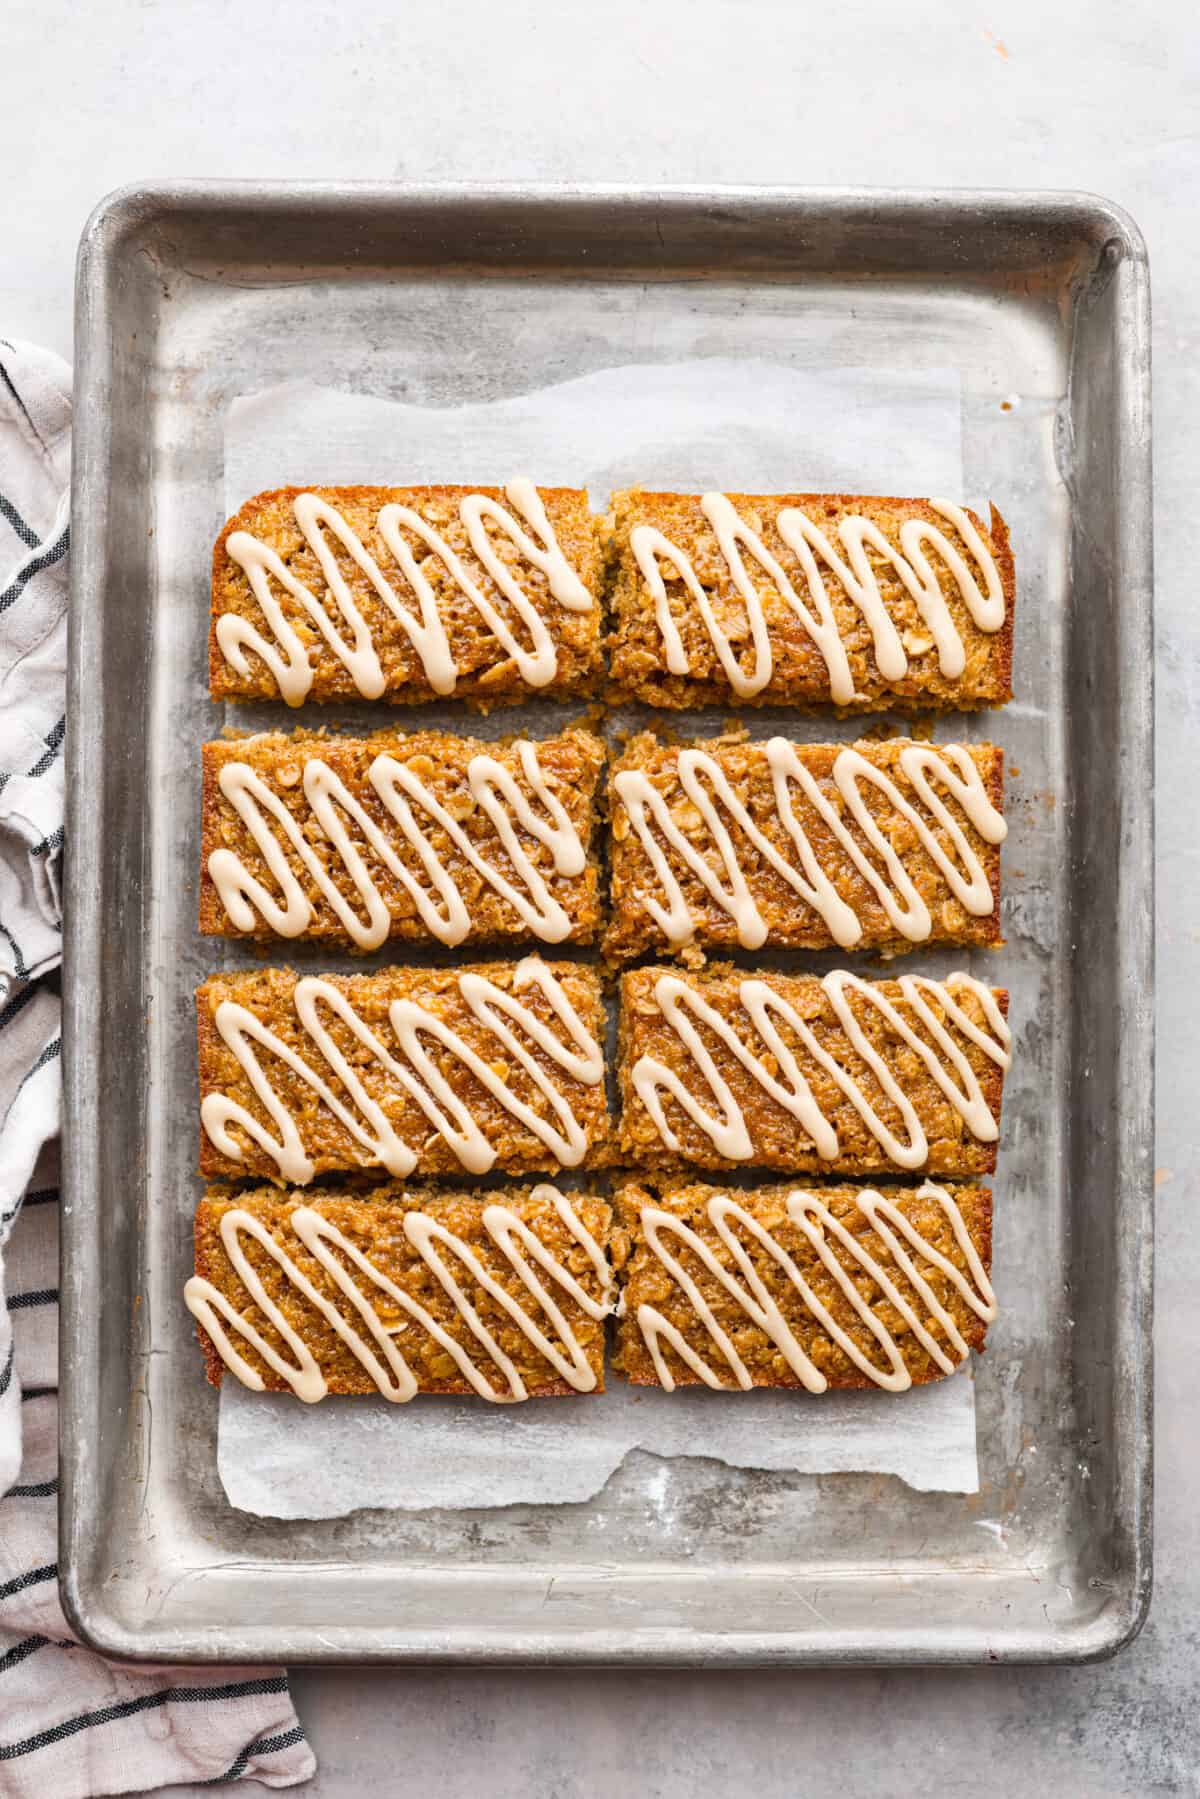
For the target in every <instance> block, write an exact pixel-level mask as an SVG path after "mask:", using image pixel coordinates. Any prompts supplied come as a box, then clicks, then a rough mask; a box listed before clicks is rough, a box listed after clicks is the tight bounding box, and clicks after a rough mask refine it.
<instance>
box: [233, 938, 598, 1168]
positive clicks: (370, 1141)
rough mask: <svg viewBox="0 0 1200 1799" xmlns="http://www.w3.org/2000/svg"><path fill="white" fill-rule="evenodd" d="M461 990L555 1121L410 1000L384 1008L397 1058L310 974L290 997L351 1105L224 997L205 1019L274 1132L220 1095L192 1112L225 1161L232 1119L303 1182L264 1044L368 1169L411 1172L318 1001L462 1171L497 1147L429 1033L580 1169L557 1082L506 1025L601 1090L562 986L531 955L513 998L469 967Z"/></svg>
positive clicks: (593, 1046) (403, 1148)
mask: <svg viewBox="0 0 1200 1799" xmlns="http://www.w3.org/2000/svg"><path fill="white" fill-rule="evenodd" d="M530 986H536V987H538V988H539V989H540V991H541V992H542V994H543V995H544V996H545V998H546V999H547V1000H548V1001H549V1004H550V1006H551V1009H552V1010H553V1012H554V1015H555V1017H556V1018H557V1019H558V1021H559V1023H560V1024H561V1025H562V1027H563V1029H564V1031H565V1033H566V1037H567V1041H566V1042H564V1041H563V1040H562V1039H561V1038H560V1037H558V1036H557V1035H556V1034H555V1032H554V1031H553V1030H551V1029H550V1028H549V1026H548V1025H546V1024H545V1023H543V1021H542V1020H541V1019H540V1018H538V1017H537V1015H536V1014H535V1013H534V1012H531V1011H530V1009H529V1007H528V1006H525V1005H523V1004H522V1003H521V1001H520V1000H519V999H518V997H517V995H518V993H519V992H520V991H521V990H522V989H523V988H528V987H530ZM458 990H459V993H460V994H461V996H462V998H463V1000H464V1001H465V1003H466V1005H467V1006H468V1007H469V1009H470V1011H471V1012H472V1014H473V1015H474V1017H475V1019H476V1021H477V1022H478V1023H479V1024H480V1025H481V1026H482V1028H483V1029H484V1030H485V1031H487V1032H488V1033H489V1034H490V1035H491V1036H492V1037H494V1038H495V1040H496V1045H497V1049H498V1050H501V1051H503V1052H504V1054H505V1056H506V1058H508V1059H510V1060H511V1061H512V1062H514V1063H516V1064H518V1065H519V1066H520V1067H521V1068H523V1069H524V1070H525V1072H526V1074H528V1076H529V1077H530V1079H531V1080H532V1081H533V1083H534V1085H535V1086H536V1087H537V1089H538V1091H539V1092H540V1093H541V1094H542V1096H543V1098H544V1099H545V1100H546V1102H547V1104H548V1105H549V1107H550V1110H551V1112H552V1113H553V1115H554V1121H552V1120H551V1119H547V1118H543V1117H541V1116H540V1115H539V1114H538V1113H537V1112H536V1111H535V1110H534V1109H533V1107H532V1106H530V1105H529V1104H528V1103H527V1102H526V1101H525V1100H523V1099H521V1098H520V1097H519V1096H518V1095H517V1094H515V1093H513V1092H511V1091H510V1089H509V1087H508V1085H507V1083H506V1081H505V1080H504V1079H502V1078H501V1076H500V1075H499V1074H497V1072H496V1070H495V1068H494V1067H493V1066H492V1065H491V1063H489V1062H488V1061H486V1060H485V1059H484V1057H482V1056H481V1055H479V1054H478V1053H477V1052H476V1051H475V1050H473V1049H471V1048H470V1046H469V1045H468V1044H466V1043H464V1041H463V1039H462V1038H461V1037H460V1036H459V1035H458V1033H457V1032H456V1031H453V1030H451V1028H450V1026H449V1025H447V1024H446V1023H444V1022H443V1020H442V1019H440V1018H438V1017H436V1016H435V1014H434V1013H432V1012H429V1011H427V1010H426V1009H425V1007H423V1006H421V1005H419V1004H418V1002H417V1001H416V1000H411V999H394V1000H393V1001H392V1002H391V1005H390V1006H389V1008H388V1018H389V1021H390V1023H391V1027H392V1031H393V1033H394V1035H395V1038H396V1043H397V1046H398V1048H399V1052H400V1056H401V1057H402V1058H403V1059H402V1060H401V1059H398V1058H397V1056H396V1055H394V1054H393V1053H392V1052H391V1051H389V1050H388V1049H387V1048H386V1047H385V1046H384V1044H382V1043H381V1042H380V1040H379V1038H378V1037H376V1036H375V1034H374V1032H373V1031H372V1030H371V1029H370V1028H369V1026H368V1025H367V1024H366V1023H365V1022H364V1021H363V1019H362V1018H360V1017H359V1015H358V1013H357V1012H356V1011H355V1010H354V1008H353V1006H352V1005H351V1004H350V1001H349V1000H348V999H347V998H346V995H345V994H344V993H343V992H342V990H341V989H340V988H338V987H335V986H333V984H332V983H331V982H329V981H327V980H322V979H321V978H320V977H319V976H317V975H306V976H305V977H304V978H303V979H301V980H299V981H297V982H296V986H295V989H294V993H293V1000H292V1003H293V1005H294V1006H295V1009H296V1015H297V1017H298V1018H299V1020H300V1023H301V1025H302V1026H303V1027H304V1030H305V1031H306V1033H307V1034H308V1036H309V1037H310V1038H311V1040H312V1042H313V1044H314V1046H315V1048H316V1049H317V1050H319V1051H320V1054H321V1056H322V1057H323V1058H324V1060H325V1062H326V1064H327V1065H328V1067H329V1068H330V1069H331V1070H332V1071H333V1073H334V1075H336V1077H337V1078H338V1080H339V1081H340V1082H341V1084H342V1086H343V1088H344V1089H345V1090H346V1092H347V1093H348V1095H349V1097H350V1101H351V1102H352V1105H348V1104H347V1103H346V1102H345V1101H344V1100H343V1099H341V1098H339V1096H338V1095H337V1093H335V1092H334V1090H333V1089H332V1087H330V1085H329V1083H328V1082H327V1081H326V1080H325V1079H324V1078H323V1077H322V1076H321V1075H320V1074H319V1073H318V1072H317V1070H316V1069H315V1068H313V1067H312V1066H311V1065H310V1064H309V1063H308V1062H306V1061H305V1060H304V1059H303V1058H302V1057H301V1056H298V1055H297V1054H296V1052H295V1051H294V1050H293V1049H291V1048H290V1046H289V1045H288V1044H286V1043H284V1042H283V1041H282V1040H281V1039H280V1038H279V1037H277V1036H276V1035H275V1034H274V1032H273V1031H270V1030H268V1028H267V1026H266V1025H264V1024H263V1023H262V1022H261V1020H260V1019H258V1018H257V1017H256V1016H255V1014H254V1013H253V1012H251V1011H250V1010H249V1009H248V1008H247V1007H245V1006H241V1005H239V1004H237V1002H236V1001H234V1000H222V1001H221V1003H220V1005H218V1007H217V1009H216V1012H215V1013H214V1015H213V1022H214V1024H215V1026H216V1029H217V1031H218V1033H219V1034H220V1036H221V1038H222V1039H223V1041H224V1042H225V1044H226V1045H227V1046H228V1048H229V1049H231V1050H232V1051H233V1054H234V1055H235V1056H236V1057H237V1060H238V1062H239V1063H240V1064H241V1068H242V1072H243V1074H244V1075H245V1077H246V1079H247V1080H248V1081H249V1083H250V1085H251V1087H252V1088H253V1089H254V1092H255V1094H256V1095H257V1097H258V1100H259V1102H260V1104H261V1105H262V1106H263V1108H264V1110H265V1111H266V1113H267V1114H268V1116H269V1118H270V1119H271V1121H272V1123H273V1124H274V1126H275V1129H276V1131H277V1132H278V1135H277V1136H272V1135H271V1133H270V1131H269V1130H268V1128H267V1127H266V1126H265V1125H264V1124H262V1123H261V1122H260V1121H259V1120H258V1119H257V1118H256V1117H255V1116H254V1114H253V1113H252V1112H251V1111H249V1110H248V1109H247V1107H245V1106H243V1105H241V1104H239V1103H238V1101H237V1100H235V1099H231V1098H230V1097H229V1096H228V1095H227V1094H224V1093H207V1094H205V1096H204V1098H203V1100H202V1101H201V1106H200V1118H201V1123H202V1124H203V1126H204V1129H205V1130H206V1131H207V1133H208V1136H209V1138H210V1139H211V1141H212V1143H213V1144H214V1145H215V1147H216V1148H217V1149H218V1150H219V1151H220V1153H221V1154H222V1155H223V1156H227V1157H229V1159H230V1160H231V1161H234V1162H240V1161H241V1160H242V1150H241V1148H240V1146H239V1144H238V1142H237V1140H236V1138H234V1137H233V1136H232V1135H231V1134H230V1131H229V1126H230V1125H231V1124H236V1125H240V1126H241V1128H242V1130H243V1131H245V1132H246V1134H247V1136H249V1137H250V1138H251V1140H252V1141H253V1142H255V1143H257V1144H258V1146H259V1148H260V1149H261V1150H263V1151H264V1153H265V1154H266V1155H268V1156H270V1158H271V1159H272V1161H273V1162H274V1163H275V1165H276V1167H277V1168H278V1170H279V1173H280V1176H281V1177H282V1178H283V1179H284V1180H285V1181H289V1182H291V1183H292V1184H294V1185H296V1186H304V1185H305V1184H306V1183H307V1182H309V1181H311V1180H312V1178H313V1175H314V1173H315V1169H314V1167H313V1164H312V1162H311V1161H310V1160H309V1157H308V1155H307V1153H306V1152H305V1148H304V1143H303V1140H302V1137H301V1133H300V1130H299V1127H298V1126H297V1124H296V1121H295V1119H294V1118H293V1117H292V1115H291V1113H290V1112H289V1111H288V1109H287V1107H286V1106H285V1104H284V1102H283V1100H282V1099H281V1098H280V1096H279V1094H278V1093H277V1092H276V1090H275V1088H274V1087H273V1086H272V1085H271V1081H270V1078H269V1076H268V1075H267V1073H266V1071H265V1070H264V1068H263V1065H262V1062H261V1060H260V1058H259V1055H258V1053H257V1050H258V1049H262V1050H266V1051H267V1053H268V1055H271V1056H276V1057H278V1059H279V1060H280V1061H281V1062H283V1063H285V1064H286V1066H287V1067H288V1068H290V1069H291V1070H292V1072H293V1074H295V1075H297V1076H298V1077H299V1078H300V1079H301V1080H302V1081H304V1082H305V1083H306V1084H307V1086H309V1087H310V1088H311V1089H312V1091H313V1092H314V1093H315V1094H316V1096H317V1098H318V1099H319V1100H320V1101H321V1102H322V1104H323V1105H325V1106H327V1107H328V1108H329V1110H330V1111H331V1112H332V1113H333V1114H334V1116H335V1117H336V1118H337V1119H338V1120H339V1122H340V1123H341V1124H342V1125H343V1126H344V1128H345V1129H346V1130H347V1131H348V1132H349V1134H350V1136H351V1137H353V1139H354V1141H355V1142H356V1143H357V1144H358V1145H359V1146H360V1147H361V1149H362V1150H363V1152H364V1156H363V1163H362V1165H363V1166H364V1167H371V1166H374V1165H375V1164H376V1163H379V1164H381V1165H382V1166H383V1167H384V1168H386V1169H387V1170H388V1172H389V1173H390V1174H394V1175H397V1176H399V1177H401V1178H403V1177H404V1176H406V1175H409V1174H411V1173H412V1171H413V1169H414V1168H415V1167H416V1165H417V1161H418V1156H417V1152H416V1151H415V1150H414V1149H413V1148H412V1147H411V1146H410V1145H409V1144H407V1143H405V1142H404V1140H403V1139H402V1138H401V1137H400V1136H399V1135H398V1134H397V1132H396V1130H395V1128H394V1126H393V1125H392V1123H391V1121H390V1120H389V1119H388V1117H387V1115H386V1113H385V1112H384V1111H383V1108H382V1107H381V1106H380V1105H379V1104H378V1103H377V1102H376V1101H375V1100H373V1099H372V1098H371V1096H370V1094H369V1093H368V1092H367V1090H366V1087H365V1086H364V1084H363V1082H362V1079H361V1078H360V1076H359V1074H358V1072H357V1070H356V1069H355V1068H354V1067H353V1066H352V1065H351V1064H350V1062H348V1061H347V1059H346V1058H345V1056H344V1055H343V1054H342V1052H341V1050H340V1049H339V1048H338V1046H337V1044H336V1043H335V1042H334V1039H333V1037H332V1036H331V1034H330V1032H329V1031H328V1030H327V1028H326V1026H325V1024H324V1022H323V1020H322V1018H321V1015H320V1010H319V1008H320V1007H321V1006H325V1007H326V1008H328V1010H329V1011H331V1012H334V1013H336V1014H337V1016H338V1017H339V1018H340V1019H341V1020H342V1022H343V1023H344V1024H345V1025H346V1026H347V1027H348V1028H349V1030H350V1031H351V1032H352V1033H353V1035H354V1037H355V1038H356V1039H357V1040H358V1042H359V1043H360V1044H361V1045H362V1046H363V1048H364V1049H366V1050H367V1051H369V1053H370V1054H371V1056H373V1057H374V1059H375V1060H376V1061H377V1062H378V1063H379V1064H380V1066H381V1067H382V1068H384V1069H385V1070H386V1071H387V1073H388V1075H389V1076H390V1077H391V1078H392V1080H394V1081H395V1083H396V1084H397V1086H399V1087H401V1088H402V1089H403V1090H404V1092H405V1093H407V1094H408V1095H409V1097H410V1098H411V1099H412V1100H413V1101H414V1102H415V1103H416V1105H418V1106H419V1107H420V1109H421V1111H422V1112H423V1113H424V1115H425V1117H426V1118H427V1119H428V1120H429V1122H430V1124H431V1125H432V1126H433V1128H434V1130H436V1131H437V1132H438V1134H439V1135H440V1136H441V1137H442V1138H443V1139H444V1140H445V1142H446V1143H447V1144H449V1146H450V1148H451V1149H452V1150H453V1152H454V1154H455V1155H456V1156H457V1157H458V1160H459V1161H460V1162H461V1164H462V1166H463V1167H464V1168H466V1169H468V1170H469V1171H470V1173H472V1174H484V1173H486V1172H487V1170H488V1169H489V1168H491V1166H492V1164H493V1163H494V1162H495V1160H496V1152H495V1150H494V1149H493V1147H492V1146H491V1144H490V1143H489V1142H488V1140H487V1138H486V1137H485V1136H484V1134H483V1132H482V1131H481V1130H480V1128H479V1125H478V1124H477V1123H476V1122H475V1119H474V1118H473V1117H472V1115H471V1111H470V1108H469V1106H468V1105H467V1104H466V1102H465V1101H464V1100H463V1098H462V1097H461V1095H460V1094H459V1093H458V1092H457V1091H456V1090H455V1088H454V1086H453V1085H452V1083H451V1082H450V1081H448V1080H447V1079H446V1077H445V1075H443V1074H442V1072H441V1070H440V1069H439V1068H438V1067H437V1066H436V1065H435V1063H434V1062H433V1060H432V1058H431V1056H430V1054H429V1052H428V1050H427V1049H426V1048H425V1045H424V1043H423V1041H422V1039H423V1038H425V1037H430V1038H432V1039H433V1040H434V1042H435V1043H436V1044H438V1045H439V1046H440V1047H441V1048H442V1049H443V1050H448V1051H449V1052H450V1054H451V1055H452V1056H454V1057H455V1058H456V1059H457V1060H458V1062H459V1063H461V1065H462V1067H463V1069H464V1070H465V1071H467V1072H468V1073H469V1074H471V1075H473V1076H474V1077H475V1079H476V1080H477V1081H479V1082H480V1083H481V1084H482V1085H483V1086H484V1087H486V1089H487V1091H488V1092H489V1093H490V1094H491V1096H492V1098H493V1099H495V1100H496V1101H497V1102H498V1103H499V1104H500V1105H501V1106H503V1107H504V1109H505V1111H506V1112H508V1113H509V1114H510V1116H511V1117H513V1118H515V1119H516V1120H517V1122H518V1123H519V1124H520V1125H522V1126H523V1127H524V1129H525V1130H527V1131H529V1132H531V1133H532V1135H533V1136H535V1137H536V1138H537V1139H538V1140H539V1142H541V1143H542V1144H544V1145H545V1147H546V1149H547V1150H548V1151H549V1152H550V1153H551V1155H552V1156H553V1157H554V1159H555V1160H556V1161H557V1162H558V1163H559V1164H560V1165H561V1166H562V1167H564V1168H576V1167H578V1165H579V1164H580V1162H582V1160H583V1158H584V1156H585V1155H586V1153H587V1147H588V1138H587V1132H586V1131H585V1129H584V1127H583V1126H582V1125H581V1124H580V1122H579V1120H578V1119H577V1118H576V1116H575V1113H574V1111H573V1110H572V1108H571V1105H570V1102H569V1101H568V1099H567V1098H566V1097H565V1095H564V1094H563V1093H562V1092H560V1090H559V1087H558V1086H557V1085H556V1084H555V1081H554V1080H553V1078H552V1077H551V1076H550V1075H549V1074H548V1073H547V1072H546V1070H545V1069H544V1068H543V1067H542V1065H541V1063H540V1062H539V1061H538V1060H537V1059H536V1058H535V1057H534V1056H533V1055H531V1054H530V1052H529V1050H528V1049H527V1048H526V1046H525V1044H524V1043H522V1042H521V1040H520V1038H519V1037H518V1036H517V1035H516V1032H515V1031H514V1030H513V1029H512V1028H511V1026H510V1024H509V1022H508V1020H511V1021H512V1025H515V1026H516V1027H517V1028H518V1029H519V1030H520V1031H521V1032H522V1033H523V1034H524V1035H525V1037H527V1038H529V1039H532V1041H533V1042H534V1043H535V1044H536V1045H537V1047H538V1048H539V1049H540V1050H541V1051H542V1052H543V1054H544V1055H546V1056H548V1057H549V1059H550V1060H551V1061H552V1062H553V1063H554V1064H555V1066H556V1067H557V1068H559V1069H561V1070H562V1072H563V1074H564V1075H566V1076H567V1077H568V1078H569V1079H570V1080H572V1081H578V1082H580V1083H582V1084H583V1085H584V1086H589V1087H595V1086H598V1085H599V1084H600V1083H601V1082H602V1081H603V1079H604V1057H603V1053H602V1052H601V1049H600V1045H599V1044H598V1043H597V1042H596V1041H595V1039H594V1038H593V1037H592V1036H591V1035H590V1033H589V1032H588V1030H587V1028H586V1026H585V1025H584V1023H583V1021H582V1019H581V1018H580V1017H579V1014H578V1013H577V1012H576V1011H575V1008H574V1007H573V1006H572V1004H571V1002H570V1000H569V999H568V998H567V995H566V992H565V990H564V989H563V987H562V985H561V983H560V982H559V981H558V979H557V978H556V977H555V975H554V974H553V973H552V972H551V970H550V969H548V968H547V967H546V965H545V964H544V963H543V962H540V961H539V960H538V959H537V957H536V956H529V957H526V959H525V960H524V961H523V962H519V963H518V964H517V967H516V969H515V970H514V973H513V991H512V992H511V993H506V992H505V991H504V990H503V988H500V987H497V986H496V985H495V983H494V982H493V981H490V980H488V979H487V978H486V976H484V975H480V974H476V973H474V972H471V971H468V972H466V973H463V974H460V975H459V977H458ZM256 1046H257V1049H256ZM352 1107H353V1109H352ZM555 1121H556V1122H555Z"/></svg>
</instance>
